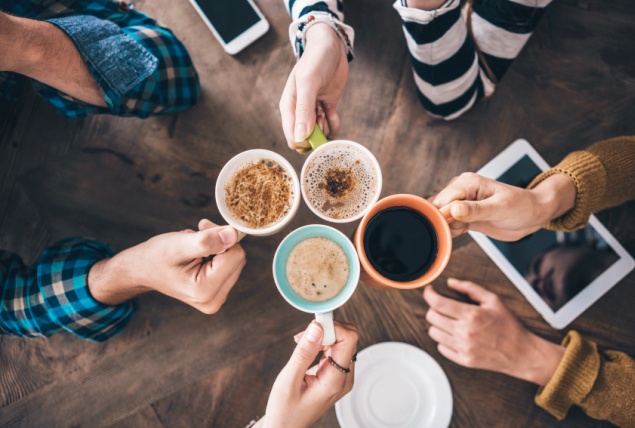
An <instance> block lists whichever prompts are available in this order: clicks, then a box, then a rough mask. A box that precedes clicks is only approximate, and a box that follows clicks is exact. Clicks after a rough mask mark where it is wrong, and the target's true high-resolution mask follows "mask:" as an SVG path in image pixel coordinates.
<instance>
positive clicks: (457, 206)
mask: <svg viewBox="0 0 635 428" xmlns="http://www.w3.org/2000/svg"><path fill="white" fill-rule="evenodd" d="M494 209H495V208H494V206H493V205H491V204H489V203H487V202H485V201H461V202H454V203H452V205H451V206H450V214H451V215H452V218H454V219H455V220H458V221H461V222H463V223H473V222H475V221H492V220H494V217H495V216H494V214H495V213H494Z"/></svg>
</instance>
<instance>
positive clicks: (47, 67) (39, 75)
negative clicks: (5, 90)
mask: <svg viewBox="0 0 635 428" xmlns="http://www.w3.org/2000/svg"><path fill="white" fill-rule="evenodd" d="M0 71H12V72H15V73H19V74H22V75H25V76H27V77H30V78H32V79H35V80H37V81H39V82H42V83H44V84H46V85H49V86H52V87H54V88H55V89H58V90H59V91H62V92H64V93H66V94H68V95H70V96H72V97H74V98H77V99H78V100H81V101H84V102H86V103H89V104H92V105H96V106H101V107H105V106H106V103H105V102H104V99H103V97H102V94H101V92H100V91H99V87H98V86H97V82H95V79H94V78H93V76H92V75H91V73H90V71H89V69H88V65H87V64H86V63H85V62H84V60H83V58H82V57H81V55H80V54H79V52H78V50H77V48H76V47H75V44H74V43H73V41H72V40H71V39H70V38H68V36H67V35H66V34H65V33H64V32H63V31H62V30H60V29H59V28H57V27H56V26H55V25H53V24H50V23H48V22H43V21H36V20H32V19H26V18H19V17H15V16H11V15H7V14H5V13H2V12H0Z"/></svg>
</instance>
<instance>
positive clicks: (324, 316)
mask: <svg viewBox="0 0 635 428" xmlns="http://www.w3.org/2000/svg"><path fill="white" fill-rule="evenodd" d="M315 320H316V321H317V322H319V323H320V325H321V326H322V330H324V337H323V338H322V345H324V346H328V345H332V344H334V343H335V326H334V325H333V312H323V313H317V314H315Z"/></svg>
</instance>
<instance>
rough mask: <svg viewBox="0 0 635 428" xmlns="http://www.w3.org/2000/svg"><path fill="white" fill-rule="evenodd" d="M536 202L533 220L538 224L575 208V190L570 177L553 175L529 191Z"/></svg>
mask: <svg viewBox="0 0 635 428" xmlns="http://www.w3.org/2000/svg"><path fill="white" fill-rule="evenodd" d="M530 192H532V193H533V194H534V195H535V197H536V200H537V201H538V204H537V205H536V206H535V207H534V208H535V209H536V213H535V218H537V219H538V221H539V224H541V225H544V224H547V223H548V222H550V221H552V220H553V219H556V218H558V217H561V216H563V215H565V214H566V213H567V212H569V211H570V210H571V209H573V207H574V206H575V202H576V197H577V188H576V185H575V182H574V181H573V180H572V179H571V177H569V176H567V175H565V174H553V175H551V176H549V177H548V178H546V179H545V180H544V181H542V182H540V184H538V185H537V186H536V187H534V188H532V189H531V190H530Z"/></svg>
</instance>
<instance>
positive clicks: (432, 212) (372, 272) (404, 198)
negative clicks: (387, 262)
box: [353, 194, 452, 289]
mask: <svg viewBox="0 0 635 428" xmlns="http://www.w3.org/2000/svg"><path fill="white" fill-rule="evenodd" d="M396 207H405V208H410V209H412V210H414V211H416V212H418V213H419V214H421V215H422V216H423V217H425V218H426V219H427V220H428V222H429V223H430V225H431V226H432V229H433V230H434V232H435V233H436V236H437V244H438V249H437V254H436V257H435V259H434V261H433V262H432V265H431V266H430V268H429V269H428V270H427V271H426V272H424V273H423V274H422V275H421V276H420V277H418V278H416V279H414V280H411V281H406V282H401V281H395V280H392V279H389V278H386V277H385V276H383V275H382V274H381V273H379V272H378V271H377V269H375V268H374V267H373V266H372V264H371V263H370V261H369V258H368V256H367V254H366V249H365V248H364V233H365V232H366V228H367V226H368V223H369V222H370V220H371V219H372V218H373V217H375V216H376V215H377V214H378V213H379V212H380V211H384V210H386V209H389V208H396ZM353 242H354V244H355V248H356V249H357V255H358V256H359V262H360V265H361V267H362V272H361V275H360V280H361V282H362V283H364V284H366V285H370V286H372V287H374V288H379V289H394V288H398V289H413V288H419V287H423V286H424V285H427V284H430V283H431V282H432V281H434V280H435V279H436V278H437V277H438V276H439V275H441V273H442V272H443V270H444V269H445V267H446V266H447V264H448V261H449V260H450V254H451V253H452V234H451V233H450V227H449V226H448V223H447V221H446V220H445V218H444V217H443V215H442V214H441V212H440V211H439V210H438V209H437V208H436V207H435V206H434V205H432V204H431V203H430V202H428V201H426V200H425V199H423V198H421V197H419V196H415V195H406V194H397V195H392V196H388V197H386V198H384V199H381V200H380V201H378V202H377V203H376V204H375V205H373V206H372V207H371V208H370V210H369V211H368V212H367V213H366V214H365V215H364V217H363V218H362V221H361V222H360V223H359V225H358V226H357V230H356V231H355V235H354V239H353Z"/></svg>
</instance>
